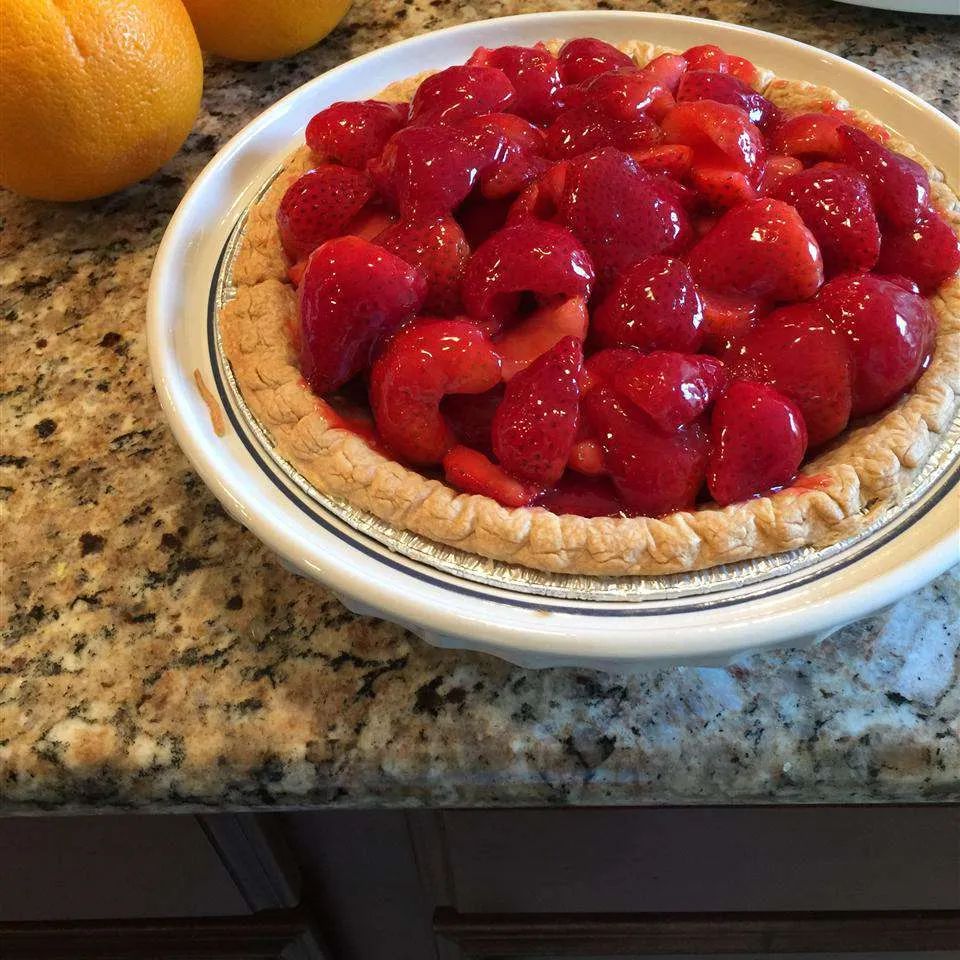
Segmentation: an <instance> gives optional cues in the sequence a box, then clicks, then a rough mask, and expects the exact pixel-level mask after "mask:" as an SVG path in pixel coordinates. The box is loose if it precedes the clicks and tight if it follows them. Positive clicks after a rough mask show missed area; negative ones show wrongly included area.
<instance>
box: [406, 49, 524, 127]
mask: <svg viewBox="0 0 960 960" xmlns="http://www.w3.org/2000/svg"><path fill="white" fill-rule="evenodd" d="M516 101H517V96H516V93H515V92H514V89H513V84H512V83H511V82H510V81H509V79H507V76H506V74H504V73H503V71H502V70H497V69H496V68H495V67H492V66H472V65H470V64H467V65H465V66H455V67H447V69H446V70H441V71H440V72H439V73H435V74H433V75H432V76H429V77H427V79H426V80H424V81H423V83H421V84H420V86H419V87H418V88H417V92H416V93H415V94H414V96H413V100H412V101H411V102H410V122H411V123H412V124H418V125H425V124H437V123H441V124H443V123H457V122H458V121H461V120H465V119H467V118H468V117H474V116H477V115H478V114H482V113H496V112H498V111H502V110H510V109H512V107H513V106H514V104H515V103H516Z"/></svg>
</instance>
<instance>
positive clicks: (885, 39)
mask: <svg viewBox="0 0 960 960" xmlns="http://www.w3.org/2000/svg"><path fill="white" fill-rule="evenodd" d="M593 6H594V4H590V3H575V4H566V3H555V4H547V3H542V2H540V3H519V2H516V3H507V2H505V3H497V2H478V3H475V4H471V5H461V4H458V3H455V2H453V0H383V2H378V3H376V4H374V3H372V2H362V0H357V2H356V4H355V6H354V9H353V12H352V13H351V14H350V16H349V17H348V19H347V20H346V22H345V23H344V24H343V25H342V26H341V27H340V28H339V29H338V30H337V31H336V32H335V33H334V34H333V35H332V36H331V37H330V38H329V40H328V41H327V42H325V43H323V44H322V45H320V46H319V47H317V48H315V49H314V50H311V51H308V52H307V53H305V54H303V55H301V56H300V57H297V58H294V59H292V60H289V61H286V62H281V63H274V64H265V65H260V66H251V65H236V64H227V63H224V62H219V61H216V62H211V63H210V64H208V71H207V76H206V91H205V96H204V106H203V112H202V114H201V116H200V118H199V120H198V122H197V126H196V128H195V131H194V133H193V134H192V135H191V136H190V138H189V140H188V141H187V144H186V146H185V148H184V149H183V150H182V151H181V153H180V154H179V155H178V156H177V157H176V158H175V159H174V160H173V161H171V163H169V164H168V165H167V167H166V168H165V169H164V170H163V171H162V172H160V173H159V174H158V175H156V176H155V177H153V178H152V179H151V180H150V181H148V182H146V183H143V184H140V185H138V186H136V187H133V188H131V189H129V190H127V191H125V192H123V193H120V194H118V195H116V196H113V197H109V198H107V199H104V200H100V201H97V202H93V203H87V204H79V205H73V206H56V205H52V204H41V203H32V202H27V201H23V200H17V199H15V198H13V197H11V196H10V195H6V194H5V195H2V196H0V230H2V233H0V244H2V249H0V283H2V291H0V301H2V302H0V318H2V324H3V369H2V382H0V400H2V431H3V452H2V457H0V493H2V497H3V500H4V512H5V515H4V520H3V547H2V550H3V570H2V611H0V615H2V629H3V633H2V640H0V793H2V794H3V799H4V803H5V806H6V809H12V810H31V809H39V808H44V809H50V808H63V809H84V808H87V809H89V808H108V807H131V806H132V807H153V808H168V809H186V808H189V807H209V808H216V807H228V806H232V807H237V806H241V807H266V806H275V805H287V806H308V805H353V806H377V805H398V806H400V805H455V804H467V805H514V804H558V803H559V804H598V803H619V804H655V803H753V802H761V803H763V802H777V803H786V802H799V803H807V802H840V803H845V802H860V801H878V802H884V801H886V802H893V801H907V802H919V801H937V800H947V799H951V800H956V799H960V742H958V736H960V681H958V676H957V655H958V647H960V627H958V624H960V599H958V594H960V590H958V578H957V573H956V572H954V573H952V574H947V575H945V576H943V577H941V578H940V579H939V580H938V581H936V582H935V583H933V584H932V585H931V586H929V587H928V588H927V589H925V590H923V591H921V592H920V593H918V594H917V595H915V596H913V597H911V598H909V599H907V600H905V601H903V602H902V603H900V604H899V605H898V606H896V607H895V608H894V609H892V610H890V611H888V612H886V613H884V614H882V615H880V616H878V617H875V618H873V619H871V620H868V621H865V622H862V623H860V624H857V625H855V626H852V627H848V628H847V629H845V630H843V631H842V632H840V633H838V634H836V635H835V636H834V637H833V638H832V639H831V640H829V641H827V642H825V643H824V644H822V645H821V646H820V647H819V648H817V649H816V650H814V651H812V652H787V653H772V654H766V655H762V656H754V657H750V658H746V659H743V660H742V661H741V662H739V663H738V664H736V665H735V666H732V667H730V668H728V669H723V670H693V669H686V670H679V669H678V670H670V671H664V672H660V673H656V674H650V675H647V676H642V677H634V678H629V679H628V678H616V677H608V676H603V675H599V674H593V673H589V672H581V671H571V670H554V671H547V672H542V673H536V672H532V671H526V670H521V669H518V668H513V667H510V666H508V665H506V664H504V663H501V662H498V661H495V660H492V659H489V658H484V657H480V656H475V655H466V654H461V653H456V652H443V651H439V650H434V649H432V648H430V647H427V646H426V645H424V644H423V643H421V642H420V641H419V640H417V639H416V638H414V637H412V636H410V635H408V634H406V633H404V632H403V631H402V630H400V629H398V628H396V627H393V626H391V625H389V624H386V623H381V622H377V621H373V620H365V619H362V618H359V617H356V616H354V615H352V614H350V613H348V612H347V611H346V610H345V609H344V608H343V607H342V606H341V605H340V604H339V603H338V602H337V601H336V600H335V599H333V598H332V597H331V596H330V595H329V594H328V593H326V592H325V591H324V590H323V589H321V588H319V587H316V586H313V585H312V584H310V583H307V582H305V581H303V580H298V579H296V578H294V577H293V576H291V575H290V574H288V573H287V572H286V571H285V570H284V569H283V568H282V567H281V566H280V565H279V564H278V563H277V562H276V561H275V560H274V559H273V557H272V556H271V555H270V554H269V552H268V551H266V550H265V549H264V548H263V547H262V546H261V545H260V544H259V542H258V541H257V540H256V539H255V538H254V537H253V536H252V535H250V534H249V533H247V532H246V531H245V530H244V529H242V528H241V527H239V526H238V525H237V524H236V523H234V522H233V521H232V520H230V519H229V518H228V517H227V516H226V515H225V514H224V512H223V511H222V510H221V508H220V506H219V505H218V503H217V502H216V500H215V499H214V498H213V497H212V495H211V494H209V493H208V492H207V490H206V489H205V487H204V486H203V484H202V483H201V481H200V480H199V479H198V477H197V476H196V475H195V474H194V473H193V472H192V470H191V469H190V468H189V466H188V465H187V462H186V460H185V459H184V457H183V456H182V454H181V453H180V451H179V450H178V448H177V447H176V445H175V443H174V442H173V439H172V437H171V435H170V432H169V431H168V429H167V427H166V425H165V423H164V420H163V418H162V416H161V413H160V409H159V406H158V403H157V400H156V397H155V396H154V393H153V389H152V387H151V384H150V378H149V373H148V368H147V361H146V349H145V336H144V301H145V294H146V288H147V280H148V275H149V271H150V266H151V263H152V260H153V256H154V253H155V250H156V247H157V244H158V242H159V240H160V237H161V234H162V233H163V230H164V227H165V226H166V224H167V221H168V219H169V217H170V215H171V214H172V212H173V210H174V208H175V207H176V205H177V203H178V202H179V201H180V198H181V197H182V196H183V193H184V191H185V190H186V188H187V186H188V185H189V183H190V182H191V180H192V179H193V178H194V177H195V176H196V175H197V173H198V172H199V171H200V170H201V168H202V167H203V166H204V164H205V163H206V162H207V161H208V160H209V159H210V157H211V156H212V154H213V153H214V152H215V151H216V150H217V148H218V147H219V146H220V145H221V144H222V143H223V142H224V141H225V140H226V139H227V138H228V137H230V136H231V135H232V134H233V133H234V132H235V131H236V130H238V129H239V128H240V127H241V126H242V125H243V124H244V123H246V122H247V121H248V120H249V119H250V118H251V117H253V116H254V115H255V114H257V113H258V112H259V111H260V110H262V109H263V108H264V107H266V106H268V105H269V104H271V103H272V102H274V101H275V100H276V99H278V98H279V97H281V96H282V95H284V94H285V93H287V92H288V91H290V90H291V89H293V88H294V87H296V86H298V85H299V84H301V83H302V82H304V81H305V80H307V79H309V78H311V77H313V76H314V75H315V74H317V73H318V72H320V71H322V70H325V69H327V68H329V67H331V66H333V65H335V64H337V63H340V62H342V61H343V60H345V59H348V58H349V57H352V56H355V55H357V54H360V53H363V52H365V51H367V50H370V49H372V48H375V47H377V46H379V45H382V44H384V43H387V42H390V41H393V40H396V39H399V38H402V37H406V36H411V35H413V34H416V33H418V32H420V31H422V30H426V29H432V28H436V27H441V26H447V25H449V24H452V23H454V22H457V21H459V20H461V19H464V20H466V19H476V18H481V17H485V16H497V15H503V14H510V13H518V12H529V11H532V10H538V9H547V8H552V9H559V8H561V7H564V8H565V7H581V8H589V7H593ZM597 6H600V7H611V8H613V7H624V8H629V9H637V8H641V7H649V8H650V9H657V10H663V11H667V12H674V13H685V14H693V15H698V16H707V17H714V18H718V19H727V20H731V21H734V22H740V23H745V24H749V25H753V26H757V27H761V28H764V29H770V30H775V31H777V32H779V33H782V34H785V35H788V36H791V37H795V38H798V39H801V40H805V41H808V42H810V43H813V44H817V45H820V46H822V47H825V48H827V49H830V50H834V51H836V52H838V53H841V54H843V55H844V56H847V57H849V58H850V59H852V60H854V61H856V62H858V63H861V64H863V65H865V66H867V67H870V68H873V69H875V70H878V71H879V72H881V73H883V74H885V75H887V76H889V77H891V78H892V79H894V80H896V81H898V82H899V83H901V84H903V85H904V86H906V87H908V88H910V89H911V90H913V91H915V92H916V93H918V94H919V95H920V96H922V97H924V98H925V99H927V100H928V101H930V102H931V103H933V104H935V105H936V106H938V107H939V108H940V109H942V110H944V111H945V112H947V113H949V114H951V115H952V116H954V117H956V116H957V114H958V112H960V104H958V91H957V74H956V69H955V66H956V64H957V63H958V62H960V20H958V19H937V18H932V17H906V16H903V15H899V14H882V13H870V12H867V11H865V10H863V9H861V8H857V7H846V6H841V5H837V4H833V3H830V2H828V0H780V2H768V0H752V2H748V0H714V2H711V0H701V2H670V0H658V2H654V3H650V4H637V3H605V2H601V3H599V4H597Z"/></svg>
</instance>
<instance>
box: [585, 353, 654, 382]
mask: <svg viewBox="0 0 960 960" xmlns="http://www.w3.org/2000/svg"><path fill="white" fill-rule="evenodd" d="M642 356H643V354H642V353H641V351H639V350H637V349H636V347H609V348H607V349H605V350H598V351H597V352H596V353H592V354H591V355H590V356H589V357H587V361H586V363H585V364H584V366H583V376H582V377H581V379H580V387H581V389H582V390H583V392H584V393H588V392H589V391H590V390H595V389H596V388H597V387H615V386H616V385H617V384H618V383H621V382H622V380H623V378H624V377H625V376H626V373H627V370H628V369H629V368H630V367H631V366H632V365H633V363H634V362H635V361H636V360H637V358H638V357H642Z"/></svg>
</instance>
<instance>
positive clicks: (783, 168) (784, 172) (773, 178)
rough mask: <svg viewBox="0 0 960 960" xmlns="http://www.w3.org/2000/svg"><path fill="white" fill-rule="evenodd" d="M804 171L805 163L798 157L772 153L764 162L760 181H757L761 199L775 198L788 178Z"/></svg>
mask: <svg viewBox="0 0 960 960" xmlns="http://www.w3.org/2000/svg"><path fill="white" fill-rule="evenodd" d="M802 169H803V163H802V162H801V161H800V160H799V159H798V158H797V157H791V156H789V155H788V154H786V153H770V154H767V159H766V160H764V161H763V167H762V168H761V170H760V179H759V180H758V181H757V193H758V194H759V195H760V196H761V197H775V196H777V195H778V191H779V190H780V187H781V186H782V185H783V182H784V180H786V179H787V177H792V176H793V175H794V174H795V173H799V172H800V171H801V170H802Z"/></svg>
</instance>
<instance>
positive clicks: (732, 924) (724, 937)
mask: <svg viewBox="0 0 960 960" xmlns="http://www.w3.org/2000/svg"><path fill="white" fill-rule="evenodd" d="M434 930H435V932H436V933H437V936H438V937H440V938H441V939H442V940H446V941H447V942H449V943H451V944H454V945H455V946H456V947H458V948H459V950H460V951H461V953H462V956H463V958H464V960H475V958H476V960H479V958H484V957H497V958H500V960H532V958H534V957H553V958H559V957H576V958H579V960H601V958H606V957H621V958H622V957H634V958H647V957H657V956H670V955H673V956H676V955H678V954H681V955H688V956H689V955H694V956H704V957H708V956H723V955H730V954H741V955H743V954H746V955H749V956H751V957H755V956H763V957H768V956H769V957H778V956H788V955H790V954H794V955H795V954H798V953H802V954H808V955H809V954H815V955H816V954H823V955H824V956H827V955H829V956H835V955H837V954H843V953H849V952H853V951H856V952H857V953H859V954H861V955H863V954H867V955H868V956H877V957H878V958H879V957H882V956H883V955H884V954H896V953H902V952H908V951H909V952H910V953H916V952H923V951H937V952H938V955H939V956H941V957H942V956H943V954H942V953H939V951H951V955H952V951H958V950H960V911H958V910H928V911H920V910H912V911H884V912H877V913H872V912H865V911H863V912H840V911H836V912H824V913H753V914H692V913H673V914H576V913H571V914H502V915H496V914H460V913H457V912H456V911H455V910H452V909H449V908H440V909H439V910H437V912H436V914H435V915H434Z"/></svg>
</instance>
